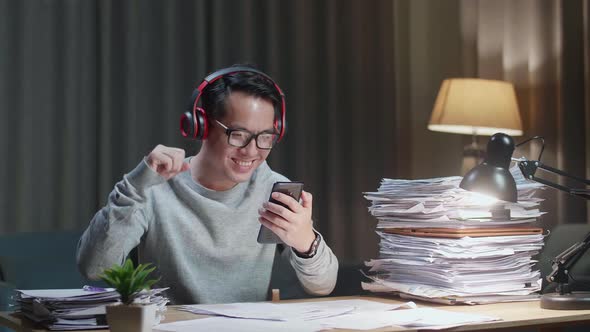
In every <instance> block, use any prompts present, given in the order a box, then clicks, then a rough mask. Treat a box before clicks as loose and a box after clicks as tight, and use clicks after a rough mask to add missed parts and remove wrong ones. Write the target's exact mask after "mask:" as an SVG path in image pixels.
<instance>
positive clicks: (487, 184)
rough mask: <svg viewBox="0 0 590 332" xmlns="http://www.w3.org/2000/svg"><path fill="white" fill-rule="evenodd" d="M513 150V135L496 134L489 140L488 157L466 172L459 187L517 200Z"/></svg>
mask: <svg viewBox="0 0 590 332" xmlns="http://www.w3.org/2000/svg"><path fill="white" fill-rule="evenodd" d="M512 152H514V140H513V139H512V137H510V136H508V135H506V134H503V133H497V134H494V135H493V136H492V137H491V138H490V141H489V142H488V147H487V156H486V158H485V159H484V161H483V162H482V163H481V164H479V165H478V166H475V167H474V168H473V169H471V170H470V171H469V172H468V173H467V174H465V176H464V177H463V180H461V183H460V184H459V187H461V188H463V189H465V190H469V191H474V192H478V193H481V194H485V195H487V196H491V197H494V198H497V199H500V200H503V201H508V202H516V201H517V198H518V192H517V191H516V182H515V181H514V177H513V176H512V174H510V170H509V167H510V159H511V158H512Z"/></svg>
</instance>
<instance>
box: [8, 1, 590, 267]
mask: <svg viewBox="0 0 590 332" xmlns="http://www.w3.org/2000/svg"><path fill="white" fill-rule="evenodd" d="M588 17H589V6H588V0H568V1H552V0H538V1H536V0H516V1H508V0H500V1H496V0H473V1H471V0H449V1H429V0H412V1H409V0H394V1H388V0H382V1H378V0H363V1H361V0H358V1H357V0H344V1H337V0H331V1H329V0H323V1H313V0H298V1H272V0H265V1H262V0H259V1H254V0H249V1H230V0H215V1H188V0H187V1H155V0H142V1H139V0H135V1H133V0H128V1H99V0H95V1H74V0H69V1H68V0H24V1H18V0H0V112H2V114H1V115H2V121H0V135H2V136H1V138H0V145H1V148H0V152H1V153H2V156H3V157H4V160H3V162H2V163H0V188H2V189H1V191H0V193H1V197H0V232H1V233H14V232H23V231H38V230H66V229H79V228H84V227H85V226H86V225H87V223H88V221H89V220H90V219H91V217H92V215H93V214H94V212H95V211H96V210H98V209H99V208H100V207H101V206H102V205H103V204H104V203H105V199H106V197H107V194H108V192H110V190H111V189H112V186H113V185H114V183H115V182H116V181H118V180H120V178H121V176H122V175H123V174H124V173H125V172H128V171H129V170H131V169H132V168H133V167H134V166H135V165H136V164H137V163H138V162H139V161H140V160H141V158H142V156H144V155H145V154H147V153H148V152H149V151H150V150H151V149H152V148H153V147H154V146H155V145H156V144H165V145H170V146H178V147H183V148H185V149H186V150H187V152H188V153H190V154H193V153H195V152H196V151H197V149H198V144H197V143H195V142H187V141H184V140H182V139H181V137H180V135H179V133H178V120H179V115H180V114H181V112H182V110H183V108H184V106H185V104H186V101H187V99H188V97H189V95H190V93H191V91H192V89H193V87H194V85H195V83H197V82H199V81H200V80H201V79H202V77H204V76H205V75H206V74H207V72H209V71H211V70H213V69H215V68H219V67H223V66H227V65H231V64H233V63H243V62H249V63H256V64H258V65H259V67H260V68H261V69H262V70H264V71H266V72H268V73H269V74H270V75H271V76H273V77H274V78H275V79H276V81H277V82H278V83H279V84H280V86H281V87H282V88H283V90H285V92H286V94H287V120H288V125H289V130H288V133H287V136H286V138H285V140H284V141H283V142H281V144H280V145H279V146H277V148H276V149H275V150H274V151H273V152H272V153H271V157H270V161H269V162H270V164H271V166H272V167H273V168H274V169H276V170H277V171H279V172H281V173H283V174H285V175H286V176H288V177H289V178H291V179H292V180H300V181H304V182H305V183H306V188H307V190H309V191H310V192H312V193H313V194H314V198H315V200H314V220H315V222H316V225H317V227H318V229H319V230H320V231H321V232H322V233H323V234H324V235H325V237H326V240H327V241H328V242H329V244H330V245H331V246H332V247H333V249H334V251H335V252H336V254H337V255H338V256H339V258H340V259H341V260H342V261H343V262H344V263H346V262H349V261H352V262H356V261H358V260H360V259H367V258H371V257H376V255H377V250H376V248H377V237H376V236H375V234H374V232H373V231H374V226H375V220H374V218H372V217H371V216H370V215H369V214H368V212H367V202H365V200H364V199H363V196H362V192H363V191H372V190H375V189H376V188H377V187H378V185H379V181H380V179H381V178H383V177H391V178H425V177H434V176H449V175H456V174H458V173H459V171H460V166H461V152H462V147H463V145H465V144H467V143H468V141H469V138H468V137H462V136H461V135H453V134H445V133H436V132H430V131H428V130H427V129H426V124H427V122H428V118H429V116H430V112H431V110H432V105H433V102H434V99H435V97H436V94H437V92H438V88H439V86H440V82H441V81H442V80H443V79H444V78H448V77H457V76H459V77H464V76H471V77H483V78H496V79H505V80H508V81H512V82H514V83H515V84H516V87H517V94H518V98H519V103H520V107H521V114H522V118H523V123H524V126H525V136H524V137H528V136H533V135H542V136H545V138H546V142H547V145H546V152H545V154H544V157H543V161H545V162H546V163H547V164H549V165H553V166H557V167H559V168H562V169H564V170H566V171H568V172H571V173H573V174H577V175H585V176H586V177H588V176H590V152H589V150H588V146H590V145H589V144H590V131H589V130H588V128H589V127H590V125H589V123H590V120H589V119H590V102H589V100H588V99H589V98H590V97H589V96H590V79H589V72H590V65H589V62H590V57H589V51H588V49H589V46H588V41H589V40H590V38H589V30H588V27H589V23H588ZM517 154H526V155H527V156H529V157H536V155H537V154H538V146H534V145H531V146H528V147H526V148H524V149H519V151H517ZM557 180H559V181H563V180H560V179H557ZM547 195H549V196H548V197H547V198H548V199H547V202H546V203H545V204H546V205H545V207H548V209H549V211H550V215H549V216H547V217H546V218H544V223H545V224H546V226H547V227H550V226H551V225H554V224H556V223H560V222H576V221H577V222H586V220H587V217H586V214H587V213H588V212H587V211H588V209H586V202H583V201H580V200H576V199H573V198H571V197H567V196H565V195H562V194H559V193H556V192H554V191H550V192H548V193H547ZM551 195H553V196H551Z"/></svg>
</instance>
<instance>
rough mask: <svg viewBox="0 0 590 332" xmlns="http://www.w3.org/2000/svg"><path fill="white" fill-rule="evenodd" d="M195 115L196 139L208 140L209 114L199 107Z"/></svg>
mask: <svg viewBox="0 0 590 332" xmlns="http://www.w3.org/2000/svg"><path fill="white" fill-rule="evenodd" d="M193 113H194V114H193V115H194V118H195V121H194V124H195V127H196V130H197V132H196V133H195V139H206V138H207V136H208V135H209V121H207V113H205V110H204V109H202V108H200V107H197V110H196V112H193Z"/></svg>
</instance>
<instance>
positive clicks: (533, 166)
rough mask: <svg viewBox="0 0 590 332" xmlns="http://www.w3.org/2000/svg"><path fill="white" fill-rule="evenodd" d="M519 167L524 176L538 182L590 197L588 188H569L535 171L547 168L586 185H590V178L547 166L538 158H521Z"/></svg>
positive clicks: (571, 193)
mask: <svg viewBox="0 0 590 332" xmlns="http://www.w3.org/2000/svg"><path fill="white" fill-rule="evenodd" d="M518 167H519V168H520V171H521V172H522V174H523V175H524V177H525V178H527V179H529V180H534V181H537V182H539V183H542V184H544V185H546V186H549V187H552V188H555V189H558V190H561V191H564V192H566V193H568V194H570V195H574V196H579V197H583V198H585V199H590V190H588V189H585V188H583V189H581V188H569V187H566V186H562V185H560V184H557V183H555V182H551V181H549V180H545V179H542V178H539V177H537V176H535V173H536V172H537V169H539V168H540V169H542V170H545V171H547V172H550V173H554V174H557V175H561V176H565V177H567V178H570V179H573V180H576V181H578V182H581V183H583V184H585V185H590V180H588V179H583V178H580V177H577V176H574V175H571V174H568V173H566V172H564V171H562V170H559V169H557V168H554V167H551V166H547V165H545V164H543V163H541V162H540V161H537V160H521V161H519V162H518Z"/></svg>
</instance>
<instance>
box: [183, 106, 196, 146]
mask: <svg viewBox="0 0 590 332" xmlns="http://www.w3.org/2000/svg"><path fill="white" fill-rule="evenodd" d="M180 134H182V136H183V137H187V138H190V139H194V138H195V120H194V117H193V112H188V111H187V112H184V113H183V114H182V116H181V117H180Z"/></svg>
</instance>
